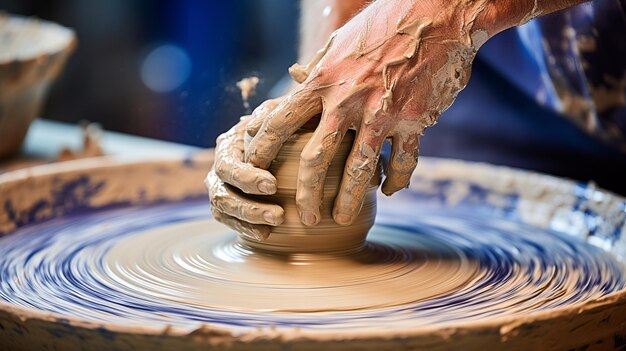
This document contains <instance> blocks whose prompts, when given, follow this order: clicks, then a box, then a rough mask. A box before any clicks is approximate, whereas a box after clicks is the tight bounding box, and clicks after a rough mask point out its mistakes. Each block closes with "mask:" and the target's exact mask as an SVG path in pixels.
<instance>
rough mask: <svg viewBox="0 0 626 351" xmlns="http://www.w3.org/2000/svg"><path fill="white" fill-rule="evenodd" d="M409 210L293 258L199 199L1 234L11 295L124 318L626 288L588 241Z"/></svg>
mask: <svg viewBox="0 0 626 351" xmlns="http://www.w3.org/2000/svg"><path fill="white" fill-rule="evenodd" d="M412 207H413V208H414V206H393V207H389V206H385V207H383V208H381V209H380V211H379V214H378V217H377V224H376V225H375V226H374V228H373V229H372V231H371V232H370V236H369V239H370V243H369V244H368V246H367V247H366V248H364V249H363V250H362V251H361V252H359V253H353V254H351V255H350V256H349V257H348V256H345V257H338V256H334V257H333V256H332V255H331V256H325V257H318V258H316V259H314V260H313V259H311V258H309V257H297V256H294V257H289V258H288V259H287V261H288V262H278V261H277V259H276V258H268V257H266V256H263V255H261V254H258V253H253V252H250V251H249V250H247V249H246V248H245V247H243V246H241V245H239V244H237V243H236V240H235V235H234V233H232V232H229V231H228V230H226V229H224V227H222V226H219V225H216V224H215V223H214V222H213V221H212V219H211V218H210V217H209V212H210V211H208V208H207V205H206V203H205V202H201V201H187V202H181V203H175V204H162V205H153V206H147V207H125V208H118V209H109V210H102V211H98V212H93V213H88V214H82V215H80V216H66V217H62V218H58V219H55V220H52V221H49V222H46V223H43V224H38V225H32V226H28V227H25V228H22V229H20V230H19V231H18V232H16V233H14V234H11V235H9V236H7V237H5V238H2V239H0V300H2V301H6V302H9V303H11V304H15V305H19V306H26V307H30V308H34V309H39V310H44V311H50V312H56V313H59V314H61V315H65V316H73V317H80V318H85V319H88V320H92V321H96V322H102V323H105V322H108V323H119V324H126V325H130V324H133V325H153V326H165V325H174V326H181V327H196V326H198V325H199V324H200V323H214V324H217V325H221V326H224V327H229V328H232V329H247V328H254V327H259V326H267V325H276V326H298V327H301V328H310V329H322V330H323V329H325V330H346V329H351V330H359V329H377V330H381V329H394V328H398V327H404V328H406V327H408V328H411V327H419V326H433V325H437V324H440V323H444V322H449V321H475V320H481V319H485V318H492V317H497V316H506V315H518V314H525V313H528V312H533V311H539V310H546V309H551V308H556V307H560V306H565V305H569V304H574V303H577V302H581V301H587V300H591V299H595V298H598V297H601V296H603V295H606V294H608V293H611V292H614V291H617V290H620V289H623V288H624V287H625V285H626V279H625V273H624V267H623V266H622V264H621V263H619V262H617V261H616V260H615V259H613V258H612V257H611V256H609V255H607V254H605V253H604V252H603V251H602V250H600V249H599V248H596V247H594V246H591V245H589V244H587V243H585V242H583V241H581V240H579V239H577V238H573V237H568V236H564V235H561V234H558V233H554V232H547V231H543V230H540V229H537V228H536V227H533V226H529V225H526V224H522V223H519V222H517V221H514V220H509V219H505V218H495V219H494V218H489V219H488V218H487V217H485V216H483V215H480V214H477V213H473V212H472V211H470V210H467V211H463V210H455V211H452V210H448V209H446V210H445V211H444V210H442V209H439V210H437V209H434V208H431V209H428V208H427V207H426V206H424V207H423V208H422V207H420V212H419V214H416V213H414V212H415V211H413V210H412ZM336 260H343V264H344V266H343V267H344V268H340V269H337V270H334V271H333V269H332V265H333V264H334V263H333V262H336ZM277 267H291V268H282V271H279V270H280V269H279V268H277ZM315 270H316V271H317V272H322V273H318V274H317V275H315V274H314V273H313V272H314V271H315ZM280 277H283V278H284V277H287V279H282V280H281V279H279V278H280ZM332 299H335V301H339V302H337V303H329V302H328V301H330V300H332ZM341 306H343V308H340V307H341ZM281 307H284V308H281Z"/></svg>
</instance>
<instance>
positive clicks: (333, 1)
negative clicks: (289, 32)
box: [298, 0, 371, 62]
mask: <svg viewBox="0 0 626 351" xmlns="http://www.w3.org/2000/svg"><path fill="white" fill-rule="evenodd" d="M369 2H371V0H302V1H301V3H300V17H301V18H300V51H299V56H300V57H299V59H298V61H299V62H308V61H310V60H311V58H313V56H314V55H315V52H317V50H319V49H320V48H321V47H323V46H324V44H326V42H327V41H328V38H329V37H330V35H331V34H332V33H333V32H334V31H335V30H336V29H337V28H339V27H341V26H343V25H344V24H345V23H346V22H347V21H348V20H350V18H352V16H354V15H355V14H356V13H357V12H359V10H361V9H362V8H363V7H365V6H366V5H367V4H368V3H369Z"/></svg>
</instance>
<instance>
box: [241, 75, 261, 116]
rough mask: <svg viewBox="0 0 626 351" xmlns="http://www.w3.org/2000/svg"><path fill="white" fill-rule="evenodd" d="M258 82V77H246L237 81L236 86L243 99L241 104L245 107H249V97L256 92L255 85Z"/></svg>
mask: <svg viewBox="0 0 626 351" xmlns="http://www.w3.org/2000/svg"><path fill="white" fill-rule="evenodd" d="M258 84H259V77H255V76H252V77H248V78H244V79H242V80H240V81H238V82H237V88H239V90H240V91H241V99H242V100H243V106H244V107H245V108H246V110H247V109H249V108H250V102H249V99H250V97H251V96H254V94H256V86H257V85H258Z"/></svg>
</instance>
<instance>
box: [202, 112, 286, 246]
mask: <svg viewBox="0 0 626 351" xmlns="http://www.w3.org/2000/svg"><path fill="white" fill-rule="evenodd" d="M278 101H279V100H268V101H266V102H265V103H263V104H262V105H261V106H259V107H258V108H257V109H256V110H255V111H254V112H253V113H252V115H251V116H244V117H242V118H241V121H240V122H239V123H238V124H237V125H235V126H234V127H233V128H231V129H230V130H229V131H227V132H226V133H224V134H222V135H220V136H219V137H218V138H217V146H216V148H215V162H214V164H213V168H212V169H211V171H210V172H209V174H208V175H207V178H206V180H205V184H206V186H207V190H208V191H209V199H210V200H211V211H212V213H213V217H214V218H215V219H216V220H218V221H220V222H222V223H224V224H226V225H228V226H229V227H231V228H233V229H234V230H236V231H238V232H240V233H242V234H243V235H246V236H249V237H250V238H252V239H254V240H259V241H261V240H264V239H266V238H267V237H268V236H269V234H270V230H271V228H270V226H276V225H280V224H281V223H282V222H283V221H284V211H283V209H282V208H281V207H280V206H278V205H275V204H271V203H266V202H262V201H259V200H257V199H255V197H254V196H250V195H247V194H252V195H271V194H274V193H275V192H276V178H274V176H273V175H272V174H271V173H270V172H268V171H266V170H263V169H259V168H256V167H253V166H252V165H250V164H249V163H245V162H243V158H244V138H245V133H246V128H247V127H250V128H251V129H258V127H254V125H257V126H258V125H259V121H261V118H259V116H264V115H265V114H266V110H267V109H272V108H274V107H275V106H276V105H277V104H278Z"/></svg>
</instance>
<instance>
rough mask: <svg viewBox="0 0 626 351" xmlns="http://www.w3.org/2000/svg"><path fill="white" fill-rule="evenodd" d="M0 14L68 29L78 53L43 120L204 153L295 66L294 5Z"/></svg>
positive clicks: (106, 4) (45, 8)
mask: <svg viewBox="0 0 626 351" xmlns="http://www.w3.org/2000/svg"><path fill="white" fill-rule="evenodd" d="M0 10H4V11H7V12H9V13H13V14H19V15H25V16H36V17H39V18H42V19H47V20H51V21H54V22H57V23H59V24H62V25H64V26H67V27H71V28H73V29H74V30H75V31H76V33H77V36H78V42H79V43H78V49H77V50H76V52H75V53H74V54H73V55H72V56H71V58H70V60H69V62H68V64H67V66H66V68H65V70H64V72H63V74H61V76H60V77H59V79H58V81H57V82H56V83H55V84H54V86H53V88H52V90H51V92H50V95H49V97H48V99H47V102H46V107H45V109H44V112H43V116H45V118H49V119H55V120H59V121H65V122H72V123H74V122H78V121H80V120H85V119H86V120H90V121H93V122H99V123H100V124H102V126H103V127H104V129H105V130H113V131H119V132H124V133H130V134H135V135H141V136H146V137H151V138H158V139H163V140H168V141H175V142H180V143H185V144H190V145H196V146H202V147H210V146H213V145H214V144H215V138H216V137H217V135H219V134H220V133H221V132H223V131H225V130H227V129H228V128H230V126H232V125H233V124H234V123H235V122H236V121H237V120H238V119H239V117H240V116H241V115H244V114H245V113H246V111H245V109H244V107H243V103H242V100H241V95H240V92H239V90H238V89H237V87H236V82H237V81H238V80H240V79H242V78H244V77H247V76H250V75H257V76H258V77H259V78H260V79H261V81H260V84H259V85H258V89H257V94H256V96H254V97H252V98H251V100H250V103H251V105H252V106H256V105H257V104H258V103H259V102H260V101H259V100H260V99H261V98H263V97H264V96H266V95H267V92H268V91H269V89H271V87H272V86H274V85H275V84H276V82H277V81H278V80H280V79H281V78H282V77H283V76H284V75H285V74H286V73H287V68H288V67H289V66H290V65H291V64H293V63H294V62H295V60H296V51H297V50H296V39H297V34H298V33H297V21H298V2H297V1H283V0H263V1H255V0H237V1H191V0H183V1H178V0H163V1H148V0H143V1H127V0H106V1H84V0H49V1H40V0H0Z"/></svg>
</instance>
